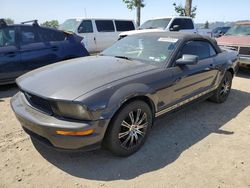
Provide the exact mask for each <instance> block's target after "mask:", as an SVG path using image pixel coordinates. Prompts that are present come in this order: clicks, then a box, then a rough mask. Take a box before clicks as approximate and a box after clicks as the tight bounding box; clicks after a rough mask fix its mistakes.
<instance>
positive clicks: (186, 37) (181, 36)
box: [131, 31, 221, 53]
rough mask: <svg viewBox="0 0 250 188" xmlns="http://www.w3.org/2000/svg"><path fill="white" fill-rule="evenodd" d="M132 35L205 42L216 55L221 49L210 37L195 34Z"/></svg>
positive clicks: (155, 33) (160, 32) (163, 32)
mask: <svg viewBox="0 0 250 188" xmlns="http://www.w3.org/2000/svg"><path fill="white" fill-rule="evenodd" d="M134 35H141V36H158V37H170V38H177V39H179V40H182V41H183V42H185V41H190V40H206V41H209V42H210V43H211V44H212V45H213V47H214V48H215V50H216V51H217V53H221V49H220V48H219V46H218V45H217V42H216V40H214V39H212V38H211V37H208V36H203V35H200V34H196V33H186V32H166V31H159V32H148V33H138V34H134ZM134 35H133V36H134ZM131 36H132V35H131Z"/></svg>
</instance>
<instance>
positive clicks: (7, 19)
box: [4, 18, 14, 24]
mask: <svg viewBox="0 0 250 188" xmlns="http://www.w3.org/2000/svg"><path fill="white" fill-rule="evenodd" d="M4 20H5V21H6V23H7V24H14V20H13V19H11V18H5V19H4Z"/></svg>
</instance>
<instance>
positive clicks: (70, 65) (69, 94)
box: [17, 56, 157, 100]
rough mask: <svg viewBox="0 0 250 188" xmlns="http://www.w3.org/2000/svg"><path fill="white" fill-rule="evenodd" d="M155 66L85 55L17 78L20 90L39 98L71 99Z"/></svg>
mask: <svg viewBox="0 0 250 188" xmlns="http://www.w3.org/2000/svg"><path fill="white" fill-rule="evenodd" d="M156 68H157V67H155V66H153V65H147V64H144V63H141V62H139V61H129V60H123V59H118V58H114V57H107V56H97V57H84V58H78V59H73V60H68V61H63V62H60V63H56V64H52V65H49V66H46V67H43V68H40V69H37V70H34V71H32V72H29V73H27V74H25V75H23V76H21V77H19V78H18V79H17V84H18V86H19V87H20V88H21V89H22V90H24V91H26V92H30V93H32V94H35V95H38V96H41V97H45V98H52V99H61V100H74V99H76V98H77V97H79V96H81V95H83V94H85V93H87V92H90V91H92V90H94V89H96V88H98V87H101V86H104V85H106V84H109V83H111V82H114V81H116V80H120V79H123V78H125V77H129V76H132V75H135V74H138V73H141V72H144V71H148V70H152V69H156Z"/></svg>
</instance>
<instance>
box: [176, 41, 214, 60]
mask: <svg viewBox="0 0 250 188" xmlns="http://www.w3.org/2000/svg"><path fill="white" fill-rule="evenodd" d="M184 54H189V55H196V56H198V57H199V60H202V59H206V58H209V57H212V56H214V55H216V51H215V50H214V48H213V47H212V45H211V44H210V43H209V42H206V41H190V42H187V43H186V44H185V45H184V47H183V49H182V51H181V54H180V58H181V57H182V56H183V55H184Z"/></svg>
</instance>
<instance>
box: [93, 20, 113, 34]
mask: <svg viewBox="0 0 250 188" xmlns="http://www.w3.org/2000/svg"><path fill="white" fill-rule="evenodd" d="M95 23H96V27H97V31H99V32H114V31H115V27H114V24H113V21H112V20H96V21H95Z"/></svg>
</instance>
